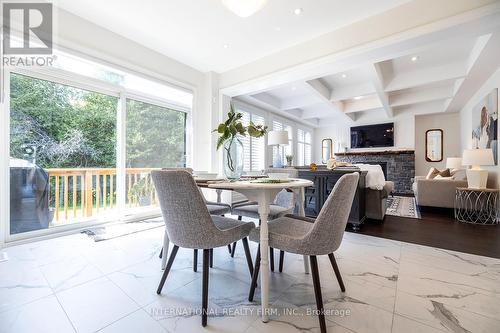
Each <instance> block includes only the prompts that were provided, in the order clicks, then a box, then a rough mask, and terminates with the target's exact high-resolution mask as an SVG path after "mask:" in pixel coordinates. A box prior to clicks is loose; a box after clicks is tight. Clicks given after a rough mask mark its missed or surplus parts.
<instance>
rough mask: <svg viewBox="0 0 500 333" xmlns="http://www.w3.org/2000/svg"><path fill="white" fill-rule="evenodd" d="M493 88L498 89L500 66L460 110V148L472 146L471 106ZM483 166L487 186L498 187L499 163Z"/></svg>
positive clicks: (499, 181) (499, 179) (499, 84)
mask: <svg viewBox="0 0 500 333" xmlns="http://www.w3.org/2000/svg"><path fill="white" fill-rule="evenodd" d="M495 88H499V89H500V68H498V69H497V71H496V72H495V73H494V74H493V75H492V76H491V77H490V78H489V79H488V80H487V81H486V82H485V83H484V84H483V85H482V86H481V88H480V89H479V90H478V91H477V92H476V93H475V94H474V96H473V97H472V98H471V99H470V100H469V101H468V102H467V104H466V105H465V106H464V108H463V109H462V110H460V124H461V136H460V138H461V140H460V142H461V148H462V150H464V149H470V148H472V109H473V107H474V106H475V105H476V104H477V103H478V102H479V101H480V100H481V99H482V98H484V97H485V96H486V95H488V94H489V93H490V92H491V91H492V90H493V89H495ZM499 100H500V99H499ZM484 168H485V169H488V171H489V177H488V186H489V187H492V188H500V165H497V166H493V167H484Z"/></svg>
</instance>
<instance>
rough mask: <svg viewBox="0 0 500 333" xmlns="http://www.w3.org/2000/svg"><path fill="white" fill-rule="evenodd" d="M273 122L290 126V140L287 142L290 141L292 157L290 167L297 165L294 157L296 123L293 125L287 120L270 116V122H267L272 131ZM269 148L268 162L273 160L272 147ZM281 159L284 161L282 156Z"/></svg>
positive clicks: (273, 115) (295, 149) (295, 150)
mask: <svg viewBox="0 0 500 333" xmlns="http://www.w3.org/2000/svg"><path fill="white" fill-rule="evenodd" d="M275 121H276V122H278V123H280V124H282V125H285V126H290V128H291V129H292V139H291V140H288V141H292V144H291V147H290V149H291V154H292V155H293V161H292V165H295V164H296V163H297V156H296V152H297V123H295V122H293V121H292V120H289V119H287V118H283V117H279V116H277V115H275V114H271V116H270V121H269V123H270V124H271V125H270V130H272V126H273V125H274V122H275ZM269 148H270V149H269V150H268V155H269V160H270V161H271V162H272V161H273V160H274V156H273V147H269ZM282 157H283V159H285V156H282ZM285 161H286V159H285Z"/></svg>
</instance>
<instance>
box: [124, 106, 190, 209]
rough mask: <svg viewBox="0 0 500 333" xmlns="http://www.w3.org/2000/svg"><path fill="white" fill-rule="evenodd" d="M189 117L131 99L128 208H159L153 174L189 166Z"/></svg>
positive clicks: (128, 131) (128, 114) (127, 181)
mask: <svg viewBox="0 0 500 333" xmlns="http://www.w3.org/2000/svg"><path fill="white" fill-rule="evenodd" d="M185 128H186V113H184V112H179V111H176V110H171V109H167V108H165V107H161V106H157V105H154V104H150V103H145V102H140V101H136V100H133V99H127V117H126V135H127V139H126V140H127V143H126V151H127V153H126V156H127V158H126V168H127V169H126V188H127V197H126V204H127V209H129V211H140V210H141V208H142V207H150V206H156V197H155V195H156V193H155V190H154V187H153V186H152V184H153V183H152V179H151V170H153V169H155V168H156V169H158V168H179V167H185V165H186V131H185Z"/></svg>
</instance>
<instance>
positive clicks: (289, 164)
mask: <svg viewBox="0 0 500 333" xmlns="http://www.w3.org/2000/svg"><path fill="white" fill-rule="evenodd" d="M285 158H286V164H287V165H288V166H292V162H293V155H285Z"/></svg>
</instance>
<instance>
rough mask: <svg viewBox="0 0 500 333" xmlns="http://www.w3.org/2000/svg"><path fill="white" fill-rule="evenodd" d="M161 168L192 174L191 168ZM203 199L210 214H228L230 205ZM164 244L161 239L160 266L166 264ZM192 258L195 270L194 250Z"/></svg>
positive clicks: (196, 263) (211, 260)
mask: <svg viewBox="0 0 500 333" xmlns="http://www.w3.org/2000/svg"><path fill="white" fill-rule="evenodd" d="M162 170H169V171H178V170H183V171H186V172H188V173H189V174H190V175H192V174H193V169H192V168H163V169H162ZM199 190H200V193H201V189H199ZM202 195H203V194H202ZM203 199H204V200H205V204H206V205H207V209H208V211H209V212H210V215H220V216H224V215H225V214H229V213H230V212H231V206H230V205H228V204H225V203H221V202H214V201H207V200H206V199H205V197H203ZM165 232H166V231H165ZM165 239H166V238H165ZM165 245H166V242H165V241H163V247H162V248H161V251H160V255H159V257H160V259H162V265H161V267H162V268H165V265H166V264H167V260H166V256H165V257H163V249H164V248H165ZM227 246H228V249H229V253H231V245H230V244H228V245H227ZM194 258H195V260H194V262H193V270H194V271H195V272H196V270H197V267H198V260H196V259H197V255H196V251H195V256H194ZM212 262H213V255H212V253H210V267H212Z"/></svg>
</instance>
